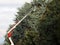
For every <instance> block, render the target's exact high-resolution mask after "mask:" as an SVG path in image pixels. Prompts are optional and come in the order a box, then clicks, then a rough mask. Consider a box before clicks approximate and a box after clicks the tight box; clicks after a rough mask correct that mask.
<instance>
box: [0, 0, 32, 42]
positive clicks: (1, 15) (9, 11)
mask: <svg viewBox="0 0 60 45" xmlns="http://www.w3.org/2000/svg"><path fill="white" fill-rule="evenodd" d="M25 2H31V0H0V43H2V42H3V41H4V35H5V34H6V31H7V29H8V27H9V24H13V23H14V22H13V20H14V18H15V14H16V12H17V8H18V7H20V6H22V5H23V4H24V3H25Z"/></svg>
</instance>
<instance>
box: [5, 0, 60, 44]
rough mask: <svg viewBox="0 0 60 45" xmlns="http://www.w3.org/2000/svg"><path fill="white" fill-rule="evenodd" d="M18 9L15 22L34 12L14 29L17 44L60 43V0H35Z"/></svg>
mask: <svg viewBox="0 0 60 45" xmlns="http://www.w3.org/2000/svg"><path fill="white" fill-rule="evenodd" d="M18 10H19V11H18V12H17V15H16V18H15V23H17V22H18V21H19V20H20V19H22V18H23V16H24V15H26V14H28V13H29V11H32V12H31V13H30V14H29V15H28V17H27V18H25V19H24V20H23V21H22V22H21V23H20V24H19V25H18V26H17V27H16V28H15V29H14V31H13V35H12V39H13V42H14V43H15V45H60V0H43V1H42V0H38V1H37V0H33V2H31V3H25V5H24V6H23V7H22V8H18ZM10 28H11V26H10ZM4 45H10V42H9V40H8V39H7V36H6V43H5V44H4Z"/></svg>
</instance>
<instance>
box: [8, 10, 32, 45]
mask: <svg viewBox="0 0 60 45" xmlns="http://www.w3.org/2000/svg"><path fill="white" fill-rule="evenodd" d="M30 13H31V11H30V12H29V13H28V14H27V15H25V16H24V17H23V18H22V19H21V20H20V21H19V22H18V23H17V24H16V25H15V26H13V27H12V28H11V29H10V30H9V31H8V33H10V32H11V31H13V29H14V28H16V26H17V25H19V24H20V23H21V22H22V21H23V20H24V19H25V18H26V17H27V16H28V15H29V14H30ZM8 38H9V41H10V42H11V45H14V43H13V41H12V39H11V37H8Z"/></svg>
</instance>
